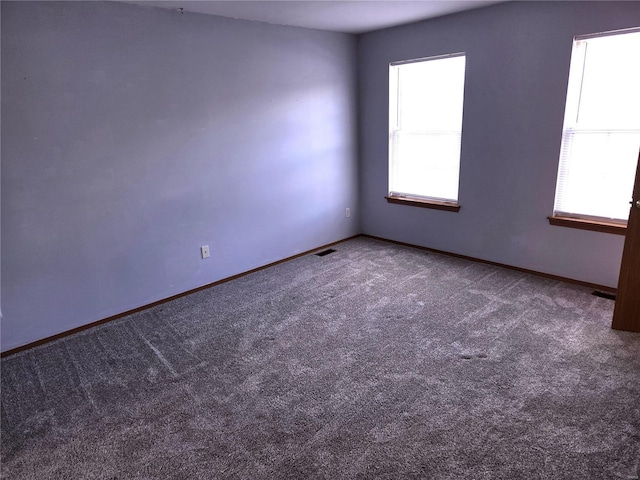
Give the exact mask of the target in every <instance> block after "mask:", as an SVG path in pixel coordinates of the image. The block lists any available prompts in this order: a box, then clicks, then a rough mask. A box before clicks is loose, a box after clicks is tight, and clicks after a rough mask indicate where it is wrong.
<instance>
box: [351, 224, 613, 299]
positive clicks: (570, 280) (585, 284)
mask: <svg viewBox="0 0 640 480" xmlns="http://www.w3.org/2000/svg"><path fill="white" fill-rule="evenodd" d="M360 236H362V237H367V238H372V239H374V240H381V241H383V242H389V243H394V244H396V245H402V246H403V247H412V248H417V249H419V250H425V251H427V252H433V253H439V254H441V255H448V256H450V257H456V258H462V259H464V260H470V261H472V262H478V263H485V264H487V265H493V266H495V267H502V268H506V269H509V270H515V271H516V272H523V273H530V274H531V275H536V276H538V277H544V278H549V279H551V280H558V281H561V282H566V283H572V284H574V285H582V286H583V287H589V288H592V289H594V290H600V291H603V292H608V293H612V294H614V295H615V294H616V293H617V291H618V289H617V288H612V287H607V286H605V285H598V284H597V283H589V282H583V281H582V280H575V279H573V278H567V277H561V276H560V275H553V274H551V273H544V272H538V271H536V270H529V269H528V268H522V267H515V266H513V265H507V264H505V263H499V262H493V261H491V260H483V259H482V258H476V257H469V256H467V255H461V254H459V253H452V252H447V251H444V250H438V249H436V248H429V247H423V246H420V245H413V244H411V243H405V242H399V241H397V240H390V239H388V238H382V237H376V236H375V235H367V234H365V233H363V234H362V235H360Z"/></svg>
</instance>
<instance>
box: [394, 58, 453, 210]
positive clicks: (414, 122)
mask: <svg viewBox="0 0 640 480" xmlns="http://www.w3.org/2000/svg"><path fill="white" fill-rule="evenodd" d="M464 71H465V55H464V53H456V54H451V55H444V56H439V57H431V58H423V59H419V60H409V61H405V62H396V63H391V64H390V65H389V196H388V197H387V200H388V201H390V202H393V203H411V204H421V206H433V207H434V208H444V209H446V210H455V211H457V209H458V208H459V206H458V183H459V182H458V180H459V173H460V142H461V137H462V106H463V97H464Z"/></svg>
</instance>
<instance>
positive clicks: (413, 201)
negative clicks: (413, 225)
mask: <svg viewBox="0 0 640 480" xmlns="http://www.w3.org/2000/svg"><path fill="white" fill-rule="evenodd" d="M384 198H386V199H387V202H388V203H396V204H398V205H410V206H412V207H422V208H433V209H434V210H445V211H447V212H458V211H460V204H459V203H457V202H449V201H444V200H435V199H427V198H418V197H412V196H405V195H387V196H386V197H384Z"/></svg>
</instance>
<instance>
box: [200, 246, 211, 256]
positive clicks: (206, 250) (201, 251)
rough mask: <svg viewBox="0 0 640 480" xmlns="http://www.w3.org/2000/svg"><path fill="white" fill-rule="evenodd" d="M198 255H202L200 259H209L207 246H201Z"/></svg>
mask: <svg viewBox="0 0 640 480" xmlns="http://www.w3.org/2000/svg"><path fill="white" fill-rule="evenodd" d="M200 253H201V254H202V258H209V245H203V246H201V247H200Z"/></svg>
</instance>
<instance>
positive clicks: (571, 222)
mask: <svg viewBox="0 0 640 480" xmlns="http://www.w3.org/2000/svg"><path fill="white" fill-rule="evenodd" d="M547 218H548V219H549V223H550V224H551V225H556V226H559V227H569V228H578V229H580V230H591V231H594V232H603V233H613V234H615V235H625V234H626V233H627V226H626V225H622V224H619V223H612V222H606V221H603V220H586V219H584V218H571V217H553V216H552V217H547Z"/></svg>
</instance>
